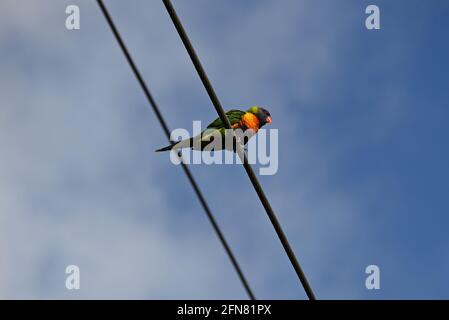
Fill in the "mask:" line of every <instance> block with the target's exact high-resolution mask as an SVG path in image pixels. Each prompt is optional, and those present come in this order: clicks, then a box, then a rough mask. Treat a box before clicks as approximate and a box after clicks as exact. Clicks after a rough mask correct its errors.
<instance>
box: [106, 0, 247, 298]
mask: <svg viewBox="0 0 449 320" xmlns="http://www.w3.org/2000/svg"><path fill="white" fill-rule="evenodd" d="M97 3H98V5H99V6H100V9H101V11H102V12H103V15H104V17H105V18H106V20H107V22H108V25H109V27H110V28H111V31H112V33H113V34H114V36H115V39H116V40H117V42H118V44H119V46H120V48H121V49H122V51H123V54H124V55H125V57H126V60H127V61H128V63H129V66H130V67H131V69H132V71H133V73H134V75H135V77H136V78H137V81H138V82H139V84H140V87H141V88H142V90H143V92H144V93H145V96H146V98H147V100H148V102H149V104H150V105H151V108H152V109H153V111H154V113H155V114H156V117H157V119H158V120H159V123H160V125H161V127H162V129H163V130H164V133H165V135H166V137H167V139H168V140H169V141H170V130H169V128H168V125H167V123H166V122H165V120H164V118H163V116H162V114H161V112H160V110H159V107H158V105H157V104H156V102H155V101H154V99H153V96H152V95H151V93H150V90H149V89H148V86H147V85H146V83H145V81H144V80H143V78H142V76H141V74H140V72H139V70H138V68H137V66H136V64H135V63H134V60H133V59H132V57H131V54H130V53H129V51H128V49H127V47H126V45H125V43H124V42H123V40H122V37H121V36H120V34H119V32H118V30H117V28H116V27H115V24H114V21H113V20H112V17H111V16H110V14H109V12H108V10H107V8H106V6H105V5H104V3H103V1H102V0H97ZM170 143H173V142H171V141H170ZM178 155H179V154H178ZM179 156H180V155H179ZM180 159H181V166H182V169H183V170H184V173H185V174H186V176H187V179H188V180H189V182H190V184H191V185H192V188H193V190H194V191H195V193H196V196H197V197H198V200H199V201H200V203H201V206H202V207H203V209H204V211H205V213H206V215H207V218H208V219H209V222H210V223H211V224H212V227H213V229H214V231H215V233H216V234H217V236H218V238H219V239H220V242H221V244H222V245H223V248H224V249H225V251H226V254H227V255H228V257H229V259H230V260H231V263H232V265H233V266H234V269H235V271H236V272H237V275H238V277H239V279H240V281H241V283H242V285H243V287H244V288H245V291H246V293H247V294H248V296H249V298H250V299H251V300H255V299H256V298H255V296H254V294H253V292H252V290H251V288H250V287H249V284H248V281H247V280H246V278H245V276H244V275H243V272H242V269H241V268H240V266H239V264H238V262H237V259H236V258H235V256H234V254H233V253H232V251H231V248H230V246H229V245H228V243H227V241H226V239H225V237H224V235H223V232H221V230H220V227H219V226H218V223H217V221H216V220H215V218H214V216H213V214H212V211H211V210H210V208H209V205H208V204H207V202H206V199H205V198H204V196H203V194H202V192H201V190H200V188H199V186H198V184H197V183H196V181H195V179H194V178H193V175H192V173H191V172H190V170H189V168H188V167H187V165H186V164H185V163H184V162H183V161H182V157H180Z"/></svg>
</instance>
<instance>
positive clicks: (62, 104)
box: [0, 0, 449, 299]
mask: <svg viewBox="0 0 449 320" xmlns="http://www.w3.org/2000/svg"><path fill="white" fill-rule="evenodd" d="M372 3H374V4H377V5H378V6H379V7H380V10H381V30H379V31H368V30H366V29H365V28H364V20H365V17H366V15H365V13H364V12H365V8H366V6H367V5H369V4H372ZM69 4H76V5H78V6H79V7H80V10H81V29H80V30H77V31H68V30H66V29H65V24H64V23H65V18H66V15H65V7H66V6H67V5H69ZM106 4H107V5H108V7H109V8H110V12H111V14H112V16H113V17H114V19H115V21H116V23H117V26H118V28H119V29H120V31H121V33H122V35H123V37H124V39H125V40H126V42H127V44H128V47H129V49H130V50H131V52H132V54H133V56H134V58H135V60H136V62H137V64H138V65H139V67H140V69H141V70H142V73H143V75H144V77H145V79H146V81H147V83H148V85H149V87H150V89H151V90H152V92H153V95H154V97H155V99H156V100H157V102H158V103H159V105H160V107H161V109H162V112H163V113H164V116H165V117H166V120H167V121H168V123H169V125H170V127H171V128H172V129H173V128H178V127H182V128H191V125H192V120H202V121H204V122H208V121H210V120H211V119H213V118H215V117H216V113H215V111H214V109H213V108H212V105H211V103H210V101H209V99H208V96H207V94H206V92H205V90H204V88H203V87H202V85H201V82H200V80H199V78H198V76H197V75H196V74H195V71H194V68H193V66H192V65H191V62H190V61H189V59H188V56H187V54H186V52H185V50H184V48H183V47H182V44H181V42H180V41H179V39H178V36H177V34H176V32H175V30H174V28H173V26H172V25H171V22H170V19H169V18H168V15H167V14H166V12H165V9H164V7H163V5H162V3H161V2H159V1H143V0H139V1H137V0H135V1H132V3H130V2H124V1H119V0H111V1H106ZM174 4H175V6H176V8H177V10H178V13H179V15H180V17H181V19H182V21H183V22H184V24H185V27H186V29H187V30H188V32H189V34H190V37H191V40H192V42H193V43H194V45H195V47H196V48H197V50H198V54H199V56H200V58H201V59H202V62H203V65H204V67H205V68H206V70H207V72H208V74H209V76H210V78H211V81H212V82H213V84H214V86H215V88H216V91H217V94H218V95H219V97H220V99H221V101H222V104H223V105H225V106H226V107H227V108H234V107H238V108H247V107H249V106H251V105H254V104H260V105H264V106H266V107H267V108H268V109H269V110H270V112H271V114H272V116H273V120H274V122H273V124H272V128H276V129H279V137H280V144H279V171H278V173H277V174H276V175H274V176H262V177H260V180H261V183H262V184H263V186H264V188H265V190H266V193H267V195H268V197H269V199H270V200H271V202H272V206H273V208H274V210H275V211H276V212H277V214H278V216H279V219H280V221H281V223H282V225H283V226H284V229H285V232H286V233H287V235H288V237H289V239H290V241H291V244H292V246H293V247H294V249H295V252H296V254H297V256H298V258H299V260H300V261H301V263H302V266H303V268H304V270H305V272H306V273H307V275H308V277H309V280H310V282H311V285H312V286H313V288H314V290H315V292H316V294H317V296H318V298H325V299H348V298H352V299H392V298H396V299H398V298H424V299H428V298H447V292H448V290H447V283H448V280H447V279H446V274H447V272H446V271H447V269H448V267H449V255H448V253H447V245H448V242H449V235H448V233H447V230H446V226H447V225H448V223H449V218H448V217H447V213H448V210H449V203H448V200H447V190H448V187H449V185H448V184H449V182H448V181H449V171H448V167H447V164H448V162H449V161H448V160H449V159H448V157H449V153H448V151H447V143H446V141H447V137H448V134H449V132H448V131H449V129H448V126H447V119H448V118H449V110H448V103H447V101H448V100H449V90H448V89H447V84H448V83H449V81H448V80H449V79H448V74H449V64H448V62H447V57H448V56H449V52H448V51H449V45H448V44H447V40H446V38H447V34H448V31H449V30H448V28H449V27H448V25H447V21H446V17H447V15H448V13H449V3H447V1H444V0H432V1H427V2H423V1H417V0H416V1H403V0H401V1H399V0H397V1H375V2H368V1H355V0H354V1H350V0H346V1H338V2H337V1H331V0H319V1H316V0H314V1H311V0H304V1H287V0H285V1H271V0H264V1H245V2H242V1H224V0H216V1H213V2H212V1H207V0H195V1H189V2H186V1H174ZM0 43H1V44H2V45H1V46H0V70H1V73H0V90H1V94H0V150H1V156H0V253H1V254H0V298H41V299H44V298H64V299H78V298H138V299H148V298H149V299H156V298H158V299H169V298H185V299H191V298H203V299H208V298H211V299H216V298H224V299H228V298H246V296H245V292H244V291H243V289H242V287H241V285H240V283H239V282H238V279H237V277H236V275H235V274H234V272H233V269H232V267H231V264H230V263H229V261H228V259H227V257H226V255H225V254H224V252H223V250H222V248H221V246H220V243H219V242H218V240H217V239H216V236H215V234H214V233H213V231H212V229H211V227H210V225H209V224H208V222H207V220H206V217H205V216H204V213H203V212H202V210H201V207H200V206H199V204H198V202H197V200H196V198H195V196H194V194H193V192H192V190H190V187H189V185H188V182H187V180H186V178H185V177H184V174H183V172H182V170H181V169H180V168H177V167H174V166H173V165H172V164H171V162H170V161H169V158H168V155H164V154H156V153H154V150H155V149H157V148H159V147H161V146H164V145H165V144H166V141H165V137H164V135H163V133H162V131H161V129H160V127H159V125H158V123H157V120H156V118H155V117H154V114H153V113H152V111H151V110H150V109H149V108H148V106H147V103H146V100H145V98H144V96H143V94H142V92H141V91H140V88H139V86H138V84H137V83H136V81H135V79H134V77H133V75H132V73H131V71H130V70H129V67H128V65H127V64H126V61H125V59H124V57H123V55H122V53H121V52H120V50H119V48H118V46H117V44H116V42H115V40H114V38H113V36H112V34H111V33H110V30H109V29H108V27H107V25H106V22H105V20H104V18H103V17H102V15H101V12H100V11H99V8H98V7H97V6H96V3H95V2H94V1H88V0H84V1H81V0H78V1H76V0H72V1H56V0H41V1H39V2H37V1H36V2H29V1H24V0H21V1H12V0H5V1H2V2H1V4H0ZM191 168H192V171H193V173H194V175H195V177H196V178H197V180H198V182H199V184H200V186H201V188H202V189H203V191H204V193H205V194H206V196H207V197H208V199H209V202H210V206H211V208H212V210H213V211H214V212H215V214H216V217H217V220H218V221H219V223H220V224H221V226H222V228H223V231H224V233H225V235H226V237H227V239H228V240H229V242H230V244H231V246H232V247H233V249H234V251H235V253H236V256H237V258H238V260H239V261H240V263H241V266H242V268H243V271H244V273H245V274H246V276H247V278H248V280H249V282H250V284H251V286H252V287H253V289H254V291H255V293H256V296H257V297H258V298H265V299H282V298H286V299H302V298H305V295H304V293H303V290H302V289H301V288H300V286H299V283H298V281H297V279H296V276H295V274H294V272H293V270H292V268H291V266H290V265H289V263H288V259H287V258H286V256H285V254H284V252H283V249H282V247H281V245H280V243H279V241H278V240H277V238H276V236H275V233H274V231H273V228H272V226H271V225H270V224H269V221H268V219H267V217H266V214H265V212H264V211H263V208H262V206H261V205H260V203H259V201H258V199H257V196H256V194H255V192H254V190H252V189H251V186H250V183H249V180H248V178H247V177H246V174H245V172H244V170H243V168H241V167H240V166H198V165H195V166H191ZM69 264H76V265H79V267H80V269H81V289H80V290H78V291H68V290H67V289H66V288H65V286H64V284H65V276H66V275H65V273H64V271H65V267H66V266H67V265H69ZM370 264H376V265H378V266H379V267H380V271H381V289H380V290H377V291H368V290H367V289H366V288H365V277H366V275H365V274H364V270H365V267H366V266H367V265H370Z"/></svg>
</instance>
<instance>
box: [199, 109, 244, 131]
mask: <svg viewBox="0 0 449 320" xmlns="http://www.w3.org/2000/svg"><path fill="white" fill-rule="evenodd" d="M244 114H245V112H244V111H240V110H229V111H228V112H226V116H227V117H228V119H229V122H230V123H231V126H232V125H233V124H236V123H239V122H240V120H241V119H242V117H243V115H244ZM207 127H208V128H214V129H221V128H224V125H223V121H221V119H220V118H217V119H215V120H214V121H213V122H212V123H211V124H209V125H208V126H207Z"/></svg>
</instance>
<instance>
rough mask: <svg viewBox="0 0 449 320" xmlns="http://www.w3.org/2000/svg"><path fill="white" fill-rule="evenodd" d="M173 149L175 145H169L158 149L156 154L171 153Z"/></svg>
mask: <svg viewBox="0 0 449 320" xmlns="http://www.w3.org/2000/svg"><path fill="white" fill-rule="evenodd" d="M171 149H173V145H169V146H166V147H164V148H160V149H157V150H156V152H162V151H170V150H171Z"/></svg>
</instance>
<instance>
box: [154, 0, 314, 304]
mask: <svg viewBox="0 0 449 320" xmlns="http://www.w3.org/2000/svg"><path fill="white" fill-rule="evenodd" d="M162 1H163V2H164V5H165V8H166V9H167V12H168V14H169V15H170V17H171V19H172V21H173V24H174V25H175V28H176V30H177V31H178V34H179V36H180V37H181V40H182V42H183V43H184V46H185V48H186V50H187V52H188V54H189V56H190V59H191V60H192V62H193V65H194V66H195V69H196V71H197V72H198V75H199V77H200V78H201V81H202V82H203V85H204V87H205V89H206V91H207V93H208V94H209V97H210V99H211V101H212V103H213V105H214V107H215V110H216V111H217V113H218V115H219V116H220V118H221V120H222V121H223V123H224V124H225V126H226V128H227V129H231V124H230V122H229V119H228V117H227V116H226V113H225V111H224V110H223V107H222V106H221V103H220V100H219V99H218V97H217V95H216V94H215V90H214V88H213V87H212V84H211V82H210V81H209V78H208V77H207V74H206V72H205V71H204V68H203V66H202V65H201V62H200V60H199V58H198V55H197V54H196V52H195V49H194V48H193V45H192V43H191V42H190V39H189V37H188V36H187V33H186V31H185V29H184V27H183V25H182V23H181V21H180V20H179V17H178V15H177V14H176V10H175V8H174V7H173V5H172V3H171V1H170V0H162ZM239 148H240V150H238V154H239V156H240V157H241V158H243V159H242V162H243V166H244V168H245V170H246V173H247V174H248V177H249V179H250V180H251V183H252V184H253V186H254V189H255V190H256V192H257V195H258V196H259V199H260V201H261V202H262V205H263V207H264V208H265V211H266V212H267V214H268V217H269V218H270V221H271V223H272V224H273V227H274V229H275V230H276V233H277V235H278V237H279V240H280V241H281V243H282V246H283V247H284V249H285V252H286V253H287V255H288V258H289V259H290V262H291V264H292V265H293V268H294V269H295V271H296V274H297V275H298V278H299V280H300V281H301V283H302V286H303V287H304V290H305V292H306V294H307V296H308V297H309V299H310V300H315V299H316V298H315V295H314V293H313V291H312V288H311V287H310V285H309V282H308V281H307V278H306V275H305V273H304V271H303V270H302V268H301V266H300V265H299V262H298V260H297V259H296V256H295V253H294V252H293V250H292V248H291V246H290V244H289V242H288V239H287V236H286V235H285V233H284V231H283V230H282V227H281V225H280V223H279V221H278V219H277V217H276V214H275V213H274V211H273V209H272V208H271V205H270V202H269V201H268V199H267V197H266V195H265V192H264V191H263V189H262V186H261V185H260V183H259V181H258V179H257V177H256V175H255V173H254V171H253V170H252V168H251V165H250V164H249V163H248V159H247V156H246V153H245V152H244V151H243V148H242V147H241V146H240V145H239V144H238V143H237V149H239Z"/></svg>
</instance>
